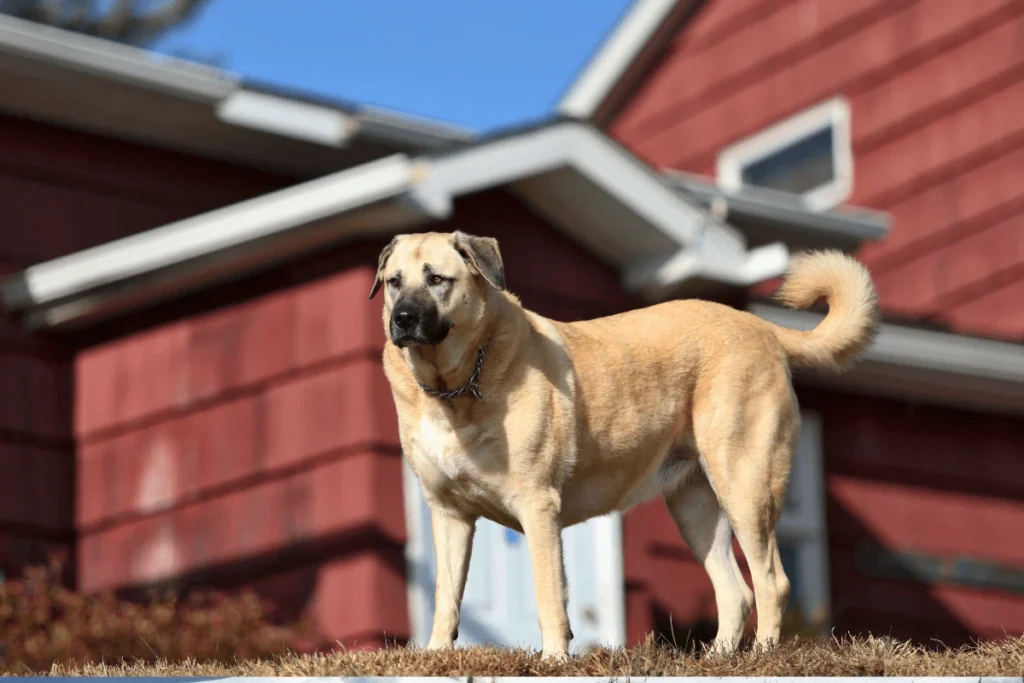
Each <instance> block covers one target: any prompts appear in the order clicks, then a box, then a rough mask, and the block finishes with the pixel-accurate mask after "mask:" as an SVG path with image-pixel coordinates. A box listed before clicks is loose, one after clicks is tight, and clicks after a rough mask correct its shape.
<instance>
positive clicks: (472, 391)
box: [419, 342, 487, 401]
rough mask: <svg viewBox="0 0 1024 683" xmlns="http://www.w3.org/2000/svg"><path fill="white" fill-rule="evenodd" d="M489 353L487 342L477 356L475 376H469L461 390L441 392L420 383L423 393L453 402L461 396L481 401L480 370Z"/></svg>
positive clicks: (474, 369)
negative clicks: (487, 352)
mask: <svg viewBox="0 0 1024 683" xmlns="http://www.w3.org/2000/svg"><path fill="white" fill-rule="evenodd" d="M486 351H487V342H484V344H483V346H481V347H480V351H479V353H477V355H476V366H475V367H474V368H473V374H472V375H470V376H469V381H468V382H466V383H465V384H463V385H462V386H461V387H460V388H458V389H455V390H453V391H441V390H439V389H435V388H434V387H429V386H427V385H426V384H424V383H423V382H420V383H419V384H420V386H421V387H423V391H425V392H427V393H428V394H430V395H431V396H434V397H436V398H440V399H444V400H451V399H453V398H459V397H460V396H466V395H469V396H472V397H473V398H475V399H476V400H478V401H479V400H481V399H482V398H483V395H482V394H481V393H480V385H479V384H478V382H479V380H480V370H481V369H482V368H483V366H484V353H485V352H486Z"/></svg>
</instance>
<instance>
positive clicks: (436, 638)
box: [427, 505, 476, 650]
mask: <svg viewBox="0 0 1024 683" xmlns="http://www.w3.org/2000/svg"><path fill="white" fill-rule="evenodd" d="M430 525H431V531H432V533H433V536H434V554H435V556H436V558H437V574H436V576H435V577H434V580H435V583H434V624H433V627H432V628H431V630H430V641H429V642H428V643H427V649H428V650H437V649H445V648H450V647H452V645H453V644H454V643H455V639H456V638H458V635H459V607H460V605H461V604H462V593H463V591H464V590H465V589H466V575H467V574H468V572H469V558H470V554H471V553H472V549H473V532H474V530H475V528H476V520H475V519H473V518H470V517H466V516H464V515H461V514H459V513H457V512H455V511H453V510H447V509H445V508H443V507H440V506H438V505H430Z"/></svg>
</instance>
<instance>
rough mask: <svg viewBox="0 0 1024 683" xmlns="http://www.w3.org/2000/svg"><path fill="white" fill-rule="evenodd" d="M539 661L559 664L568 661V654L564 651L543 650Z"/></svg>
mask: <svg viewBox="0 0 1024 683" xmlns="http://www.w3.org/2000/svg"><path fill="white" fill-rule="evenodd" d="M540 658H541V661H545V662H552V663H554V664H561V663H563V662H568V661H569V653H568V651H566V650H543V651H541V653H540Z"/></svg>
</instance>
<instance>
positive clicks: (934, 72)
mask: <svg viewBox="0 0 1024 683" xmlns="http://www.w3.org/2000/svg"><path fill="white" fill-rule="evenodd" d="M1021 36H1024V4H1022V3H1019V2H1014V1H1012V0H981V1H979V2H970V3H968V2H964V3H958V2H946V3H943V2H929V1H928V0H850V1H849V2H845V1H844V2H821V1H819V0H707V2H706V3H705V4H704V7H703V9H702V10H701V11H700V13H699V14H698V15H697V16H696V17H695V19H694V20H693V21H692V22H691V23H690V24H689V25H688V26H687V27H685V28H684V29H683V30H682V32H681V33H680V34H679V36H678V37H677V38H676V39H675V41H674V42H673V44H672V45H671V47H670V48H669V49H668V50H667V52H666V54H665V55H664V56H663V58H662V60H661V61H660V63H659V64H657V65H656V66H655V67H653V68H652V70H651V71H650V73H649V74H648V75H647V77H646V78H645V79H644V80H643V81H642V82H640V83H638V84H637V89H636V91H635V94H634V96H633V98H632V99H631V101H630V102H629V103H627V104H626V106H625V108H624V109H623V110H622V111H621V112H620V113H619V115H618V117H617V119H616V120H615V122H614V124H613V126H612V133H613V134H614V135H615V136H616V137H617V138H618V139H620V140H622V141H623V142H624V143H625V144H626V145H627V146H629V147H630V148H631V149H633V150H634V151H635V152H636V153H638V154H639V155H640V156H642V157H644V158H646V159H647V160H649V161H650V162H651V163H653V164H654V165H656V166H658V167H662V168H666V169H680V170H686V171H690V172H696V173H701V174H705V175H708V176H713V175H714V174H715V159H716V154H717V153H718V151H719V150H721V149H722V148H723V147H725V146H727V145H729V144H730V143H732V142H735V141H736V140H738V139H740V138H742V137H745V136H747V135H750V134H753V133H756V132H758V131H759V130H761V129H763V128H765V127H767V126H769V125H770V124H772V123H774V122H776V121H778V120H780V119H783V118H785V117H787V116H789V115H791V114H794V113H797V112H799V111H801V110H803V109H805V108H807V107H809V106H812V105H814V104H816V103H818V102H821V101H823V100H825V99H827V98H828V97H831V96H833V95H836V94H843V95H845V96H846V97H847V99H848V100H849V102H850V105H851V109H852V143H853V151H854V193H853V196H852V197H851V198H850V199H849V201H850V203H853V204H858V205H863V206H868V207H871V208H876V209H882V210H886V211H889V212H890V213H891V215H892V217H893V219H894V224H893V227H892V231H891V234H890V235H889V237H888V238H887V239H886V240H885V241H884V242H882V243H881V244H877V245H869V246H866V247H865V248H863V249H862V250H861V252H860V253H859V257H860V258H861V259H862V260H863V261H864V262H865V263H866V264H867V265H868V266H869V268H870V269H871V272H872V274H873V276H874V278H875V281H876V283H877V286H878V289H879V292H880V296H881V303H882V306H883V308H884V309H885V311H886V312H887V313H888V314H890V315H894V316H900V317H907V318H912V319H919V320H924V321H929V322H933V323H938V324H940V325H946V326H948V327H950V328H952V329H953V330H955V331H959V332H963V333H968V334H978V335H983V336H991V337H997V338H1005V339H1010V340H1018V341H1020V340H1024V308H1022V307H1021V306H1020V305H1019V302H1020V301H1021V300H1022V296H1024V232H1022V231H1021V229H1020V224H1021V220H1022V218H1024V216H1022V214H1024V189H1022V188H1021V186H1020V183H1019V182H1018V181H1017V179H1018V178H1019V177H1020V175H1021V169H1022V168H1024V166H1022V160H1024V156H1022V154H1024V128H1022V126H1024V119H1022V118H1021V117H1020V115H1019V111H1020V108H1021V104H1022V103H1024V47H1022V46H1024V43H1022V42H1021ZM802 400H803V401H804V404H805V405H811V406H813V407H816V408H819V409H821V410H822V411H823V413H824V415H825V423H824V429H825V438H826V444H825V460H826V467H827V469H828V484H827V487H828V498H829V528H830V543H831V545H832V553H833V557H832V587H833V599H834V603H835V605H834V607H835V612H836V614H835V617H836V625H837V626H838V627H839V628H841V629H849V630H853V631H858V630H862V629H865V628H867V629H872V630H874V631H875V632H876V633H882V632H884V633H889V632H891V633H892V634H893V635H905V636H910V637H915V638H918V639H920V640H927V639H928V638H929V637H931V636H932V635H936V636H939V637H941V638H943V639H944V642H947V643H953V642H963V640H964V639H965V638H966V637H967V635H968V634H974V635H984V636H992V637H998V636H1001V635H1002V633H1003V629H1004V628H1005V630H1006V631H1007V632H1010V633H1020V632H1021V631H1022V630H1024V602H1022V601H1021V596H1020V595H1019V594H1016V595H1015V594H1010V593H1005V592H1000V591H990V590H981V589H977V588H969V587H964V586H954V585H949V584H942V585H938V586H931V585H928V584H926V583H923V582H921V581H910V580H891V579H880V578H873V577H871V576H867V575H865V573H864V572H863V571H861V569H858V568H857V566H856V562H855V561H854V559H855V558H854V549H855V548H857V547H859V545H858V544H860V543H861V542H862V541H864V540H866V539H871V538H873V539H875V540H877V541H880V542H882V543H883V544H884V545H885V546H886V547H888V548H889V549H891V550H896V551H904V550H920V551H927V552H930V553H933V554H938V555H942V556H946V557H955V556H968V557H977V558H981V559H985V560H988V561H997V562H1001V563H1004V564H1008V565H1010V566H1016V567H1021V566H1024V558H1021V557H1019V556H1018V555H1019V553H1017V554H1015V553H1016V551H1015V550H1014V549H1012V548H1010V546H1008V545H1007V544H1006V542H1005V539H1006V538H1011V537H1015V536H1019V535H1020V534H1021V532H1022V530H1024V510H1022V508H1021V506H1020V504H1019V503H1018V502H1017V501H1019V500H1020V497H1021V491H1020V490H1019V487H1017V486H1016V485H1015V484H1013V483H1009V482H1013V481H1016V480H1017V479H1019V477H1014V473H1015V472H1017V471H1018V470H1019V469H1020V463H1022V462H1024V450H1022V448H1024V446H1021V444H1022V443H1024V441H1022V440H1021V432H1020V429H1021V427H1020V425H1019V421H1015V420H1011V419H1008V418H999V417H986V416H981V415H972V414H967V413H959V412H955V411H940V410H932V409H928V408H924V407H917V408H915V407H913V406H909V405H905V404H900V403H895V402H884V401H877V400H873V399H871V400H868V399H860V398H853V397H849V396H840V395H833V396H829V395H827V394H811V393H809V392H806V391H804V392H802ZM625 544H626V573H627V579H628V581H629V582H630V583H629V592H628V596H629V598H628V610H629V633H630V635H631V637H632V638H634V639H635V638H637V637H639V636H640V634H642V632H644V631H646V630H648V629H650V628H653V627H658V628H660V629H662V630H663V631H664V632H665V633H666V634H668V633H669V629H670V624H669V621H668V615H669V614H672V616H673V620H674V624H672V626H671V627H672V628H674V631H675V633H676V635H677V637H679V638H680V639H682V637H683V636H682V635H680V634H681V633H685V632H686V629H687V628H689V627H690V626H692V625H693V624H698V626H699V627H701V628H703V631H702V632H701V635H705V636H706V635H708V634H709V633H710V635H712V636H713V634H714V630H713V625H709V624H707V623H703V624H700V623H698V622H701V621H702V620H704V621H705V622H706V620H707V619H708V617H709V616H710V615H711V614H713V613H714V603H713V596H712V593H711V586H710V582H709V581H708V580H707V578H706V576H705V575H704V573H703V571H702V570H701V569H700V568H699V567H698V566H697V565H696V563H695V562H694V561H693V559H692V556H690V555H689V553H688V551H686V550H685V546H684V545H683V544H682V542H681V541H680V540H679V538H678V533H677V532H676V530H675V527H674V525H673V524H672V522H671V520H670V518H669V517H668V515H667V513H666V512H665V511H664V509H663V505H662V504H661V503H660V502H659V503H656V504H653V505H650V506H647V507H645V508H641V509H639V510H637V511H635V512H633V513H631V514H630V515H628V516H627V518H626V531H625ZM869 573H870V572H869ZM751 623H753V622H751ZM890 629H891V630H890Z"/></svg>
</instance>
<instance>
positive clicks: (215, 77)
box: [0, 16, 241, 101]
mask: <svg viewBox="0 0 1024 683" xmlns="http://www.w3.org/2000/svg"><path fill="white" fill-rule="evenodd" d="M3 53H7V54H13V55H18V56H21V57H29V58H31V59H33V60H35V61H38V62H42V63H47V64H52V65H54V66H59V67H61V68H64V69H69V70H75V71H82V72H86V73H91V74H97V75H101V76H106V77H116V78H118V79H119V80H121V81H125V82H128V83H135V84H138V85H143V86H145V87H147V88H151V89H158V90H162V91H164V92H168V93H172V94H175V95H179V96H181V97H186V98H189V99H196V100H203V101H216V100H219V99H221V98H223V97H226V96H227V95H228V94H229V93H230V92H232V91H233V90H234V89H235V88H236V87H238V85H239V84H240V83H241V77H240V76H239V75H238V74H235V73H232V72H229V71H224V70H222V69H216V68H213V67H208V66H203V65H201V64H195V63H193V62H188V61H185V60H181V59H175V58H173V57H162V56H160V55H157V54H155V53H153V52H149V51H148V50H142V49H139V48H136V47H131V46H129V45H121V44H119V43H114V42H112V41H109V40H103V39H101V38H94V37H92V36H86V35H82V34H79V33H74V32H73V31H65V30H63V29H59V28H54V27H52V26H44V25H41V24H37V23H35V22H31V21H26V20H23V19H17V18H15V17H9V16H4V17H0V54H3Z"/></svg>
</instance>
